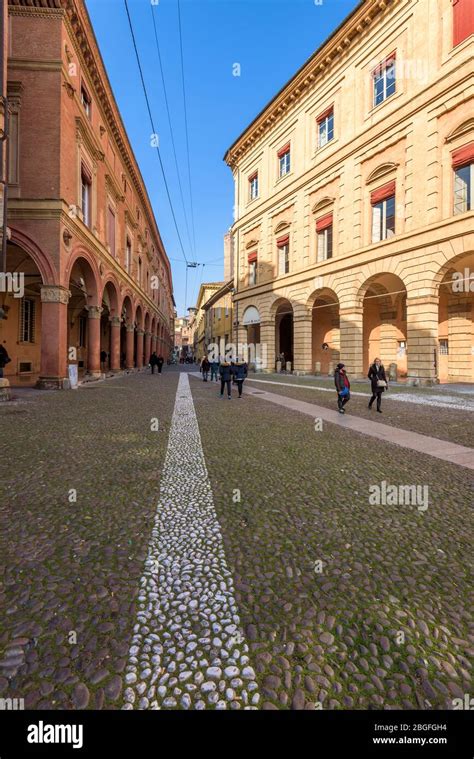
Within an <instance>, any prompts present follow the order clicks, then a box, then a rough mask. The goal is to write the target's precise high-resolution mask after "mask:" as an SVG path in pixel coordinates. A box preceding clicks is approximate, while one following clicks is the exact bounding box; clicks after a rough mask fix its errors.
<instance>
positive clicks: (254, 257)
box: [248, 250, 257, 264]
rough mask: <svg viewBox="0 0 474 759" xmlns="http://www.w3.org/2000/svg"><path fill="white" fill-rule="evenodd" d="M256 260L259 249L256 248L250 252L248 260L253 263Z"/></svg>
mask: <svg viewBox="0 0 474 759" xmlns="http://www.w3.org/2000/svg"><path fill="white" fill-rule="evenodd" d="M256 260H257V251H256V250H254V251H253V252H252V253H249V256H248V262H249V264H253V263H254V262H255V261H256Z"/></svg>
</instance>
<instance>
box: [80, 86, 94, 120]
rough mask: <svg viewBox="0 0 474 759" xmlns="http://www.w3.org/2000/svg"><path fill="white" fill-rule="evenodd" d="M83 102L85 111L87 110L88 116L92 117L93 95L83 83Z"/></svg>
mask: <svg viewBox="0 0 474 759" xmlns="http://www.w3.org/2000/svg"><path fill="white" fill-rule="evenodd" d="M81 103H82V107H83V108H84V111H85V112H86V115H87V118H89V119H90V117H91V104H92V101H91V97H90V95H89V93H88V92H87V90H86V88H85V86H84V85H83V84H82V85H81Z"/></svg>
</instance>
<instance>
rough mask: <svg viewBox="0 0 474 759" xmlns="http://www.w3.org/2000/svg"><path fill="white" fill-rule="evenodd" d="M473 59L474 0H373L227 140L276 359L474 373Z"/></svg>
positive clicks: (260, 334) (248, 314) (239, 263)
mask: <svg viewBox="0 0 474 759" xmlns="http://www.w3.org/2000/svg"><path fill="white" fill-rule="evenodd" d="M275 44H276V43H275ZM473 55H474V12H473V5H472V0H457V2H456V3H452V1H451V0H364V1H363V2H361V3H359V5H358V6H357V7H356V8H355V10H354V11H353V12H352V13H351V14H350V16H349V17H348V18H347V19H346V20H345V21H344V23H343V24H342V25H341V26H340V27H338V28H337V29H336V31H335V32H334V33H333V34H332V35H331V37H330V38H329V39H328V40H327V41H326V42H325V43H324V44H323V45H322V46H321V47H320V48H319V49H318V50H317V51H316V52H315V53H314V54H313V55H312V56H311V58H309V60H308V61H307V62H306V63H305V64H304V65H303V66H302V68H301V69H300V70H299V71H298V72H297V73H296V74H295V76H294V77H293V78H292V79H291V81H290V82H288V84H286V85H285V86H284V87H283V89H282V90H281V91H280V92H278V93H277V94H276V95H275V97H274V98H273V100H272V101H271V102H270V103H269V104H268V105H267V106H266V107H265V108H264V110H263V111H262V112H261V113H260V114H259V115H258V116H257V117H256V118H255V119H254V121H253V122H252V123H251V124H250V125H249V126H248V127H247V129H246V130H245V131H244V132H243V133H242V134H241V135H240V137H239V138H238V139H237V140H236V141H235V142H234V144H233V145H232V146H231V147H230V148H229V150H228V151H227V153H226V156H225V160H226V162H227V164H228V165H229V167H230V168H231V169H232V172H233V176H234V181H235V209H236V212H235V221H234V225H233V227H232V235H233V248H234V251H235V253H234V272H233V274H234V287H235V290H236V295H235V298H234V313H235V317H234V318H235V320H236V321H237V323H238V326H237V329H238V340H239V342H242V343H248V342H252V341H256V342H257V343H258V342H260V343H261V344H262V345H265V348H266V355H267V370H270V371H272V370H273V369H274V367H275V364H276V360H277V358H278V356H279V355H281V354H282V353H283V354H284V355H285V360H286V361H291V364H292V367H293V369H294V370H295V371H299V372H308V373H314V372H321V373H322V374H325V373H330V372H331V371H332V370H333V367H334V365H335V363H336V362H337V361H339V360H341V361H344V363H345V364H346V367H347V369H348V371H349V373H350V374H351V375H352V376H361V375H364V374H365V373H366V372H367V367H368V365H369V362H370V361H371V360H372V359H373V358H374V357H375V356H380V357H381V359H382V361H383V362H384V364H385V366H386V367H388V366H390V365H391V368H392V373H393V374H395V372H396V373H397V375H398V377H400V378H403V377H407V379H408V381H409V382H411V383H414V384H418V383H434V382H437V381H441V382H465V381H468V382H472V381H473V380H474V348H473V346H474V330H473V301H474V292H473V291H474V274H473V272H474V231H473V230H474V224H473V212H472V203H473V183H474V73H473V72H474V70H473Z"/></svg>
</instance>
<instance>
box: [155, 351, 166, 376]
mask: <svg viewBox="0 0 474 759" xmlns="http://www.w3.org/2000/svg"><path fill="white" fill-rule="evenodd" d="M164 363H165V359H164V358H163V356H162V355H161V353H160V355H159V356H158V358H157V361H156V365H157V367H158V374H161V370H162V369H163V364H164Z"/></svg>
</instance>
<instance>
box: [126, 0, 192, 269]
mask: <svg viewBox="0 0 474 759" xmlns="http://www.w3.org/2000/svg"><path fill="white" fill-rule="evenodd" d="M124 3H125V10H126V11H127V18H128V23H129V26H130V33H131V35H132V41H133V47H134V49H135V55H136V58H137V64H138V70H139V71H140V78H141V81H142V87H143V93H144V95H145V100H146V105H147V109H148V116H149V117H150V123H151V128H152V130H153V134H157V132H156V129H155V124H154V121H153V116H152V113H151V108H150V101H149V99H148V93H147V89H146V85H145V79H144V77H143V71H142V65H141V63H140V56H139V54H138V48H137V43H136V40H135V33H134V31H133V25H132V19H131V18H130V11H129V9H128V2H127V0H124ZM156 152H157V155H158V160H159V162H160V167H161V172H162V174H163V181H164V183H165V188H166V194H167V196H168V201H169V204H170V208H171V214H172V216H173V221H174V225H175V228H176V234H177V235H178V240H179V244H180V247H181V251H182V254H183V256H184V260H185V261H186V263H188V259H187V257H186V253H185V252H184V246H183V241H182V239H181V235H180V233H179V229H178V223H177V221H176V215H175V212H174V208H173V203H172V200H171V195H170V191H169V187H168V182H167V180H166V174H165V168H164V166H163V161H162V160H161V154H160V148H159V146H158V145H156Z"/></svg>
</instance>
